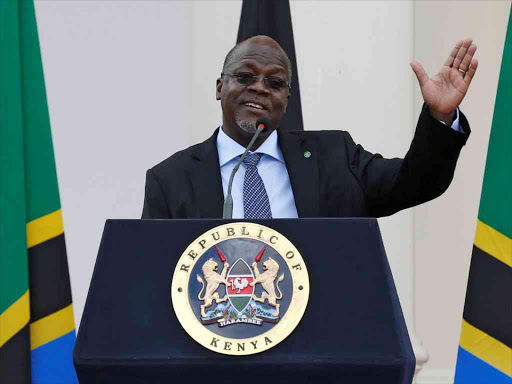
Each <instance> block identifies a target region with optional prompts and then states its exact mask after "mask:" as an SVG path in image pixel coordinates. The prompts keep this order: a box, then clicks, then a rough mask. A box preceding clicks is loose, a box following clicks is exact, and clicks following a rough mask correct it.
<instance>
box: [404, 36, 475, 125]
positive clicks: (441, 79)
mask: <svg viewBox="0 0 512 384" xmlns="http://www.w3.org/2000/svg"><path fill="white" fill-rule="evenodd" d="M475 52H476V45H475V44H473V40H472V39H465V40H463V41H459V42H458V43H457V44H456V45H455V48H453V50H452V52H451V53H450V56H448V58H447V59H446V61H445V63H444V65H443V67H442V68H441V70H440V71H439V73H438V74H437V75H435V76H434V77H432V78H429V77H428V75H427V73H426V72H425V70H424V69H423V66H422V65H421V64H420V63H419V62H417V61H415V60H414V61H411V67H412V70H413V71H414V73H415V74H416V77H417V78H418V82H419V83H420V87H421V93H422V95H423V100H425V103H426V104H427V105H428V107H429V108H430V113H431V114H432V116H433V117H434V118H436V119H438V120H441V121H444V122H445V123H446V124H447V125H451V122H452V118H453V116H454V113H455V110H456V109H457V107H458V106H459V104H460V103H461V102H462V99H464V96H466V93H467V91H468V88H469V85H470V84H471V80H473V77H474V76H475V72H476V69H477V67H478V60H476V59H473V56H474V55H475Z"/></svg>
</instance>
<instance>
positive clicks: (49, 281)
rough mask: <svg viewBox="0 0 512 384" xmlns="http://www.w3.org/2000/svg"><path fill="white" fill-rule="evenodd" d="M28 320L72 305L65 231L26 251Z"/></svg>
mask: <svg viewBox="0 0 512 384" xmlns="http://www.w3.org/2000/svg"><path fill="white" fill-rule="evenodd" d="M28 260H29V273H30V321H31V322H34V321H37V320H39V319H41V318H43V317H45V316H48V315H49V314H51V313H53V312H55V311H58V310H59V309H62V308H64V307H67V306H68V305H70V304H71V286H70V284H69V271H68V260H67V256H66V243H65V240H64V234H62V235H60V236H57V237H54V238H53V239H50V240H47V241H45V242H44V243H41V244H38V245H36V246H34V247H31V248H29V250H28Z"/></svg>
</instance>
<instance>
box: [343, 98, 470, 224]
mask: <svg viewBox="0 0 512 384" xmlns="http://www.w3.org/2000/svg"><path fill="white" fill-rule="evenodd" d="M460 124H461V128H462V129H463V130H464V132H465V133H460V132H457V131H455V130H453V129H451V128H450V127H447V126H446V125H444V124H442V123H441V122H439V121H437V120H436V119H434V118H433V117H432V116H431V115H430V112H429V110H428V107H426V106H424V107H423V110H422V112H421V114H420V118H419V120H418V125H417V127H416V132H415V135H414V138H413V141H412V143H411V146H410V148H409V151H408V152H407V154H406V156H405V157H404V158H403V159H398V158H395V159H384V158H383V157H382V156H381V155H379V154H372V153H370V152H367V151H365V150H364V149H363V147H361V146H360V145H356V144H355V143H354V142H353V141H352V138H351V137H350V136H349V137H348V139H346V140H345V142H346V146H347V155H348V157H349V159H348V161H349V163H350V168H351V171H352V173H353V174H354V176H355V177H356V178H357V179H358V181H359V184H360V185H361V188H362V189H363V191H364V194H365V200H366V206H367V208H368V212H369V216H371V217H381V216H388V215H391V214H393V213H395V212H398V211H400V210H402V209H405V208H410V207H412V206H415V205H418V204H421V203H424V202H426V201H429V200H432V199H434V198H436V197H438V196H439V195H441V194H442V193H443V192H444V191H445V190H446V189H447V188H448V186H449V185H450V183H451V181H452V179H453V174H454V171H455V165H456V163H457V159H458V157H459V154H460V151H461V149H462V147H463V146H464V144H465V143H466V141H467V139H468V136H469V133H470V128H469V124H468V121H467V119H466V117H465V116H464V115H463V114H462V113H460Z"/></svg>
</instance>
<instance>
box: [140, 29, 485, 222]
mask: <svg viewBox="0 0 512 384" xmlns="http://www.w3.org/2000/svg"><path fill="white" fill-rule="evenodd" d="M475 52H476V46H475V45H474V44H473V43H472V40H471V39H466V40H464V41H461V42H459V43H458V44H457V45H456V46H455V48H454V49H453V50H452V52H451V53H450V56H449V57H448V59H447V60H446V62H445V64H444V66H443V67H442V69H441V71H440V72H439V74H437V75H436V76H434V77H433V78H431V79H429V78H428V76H427V74H426V73H425V71H424V70H423V67H422V66H421V64H420V63H418V62H416V61H413V62H412V63H411V67H412V69H413V71H414V72H415V74H416V76H417V78H418V81H419V83H420V87H421V91H422V94H423V98H424V101H425V105H424V107H423V111H422V113H421V115H420V118H419V121H418V125H417V128H416V133H415V136H414V139H413V142H412V144H411V147H410V149H409V151H408V153H407V155H406V156H405V158H404V159H383V158H382V157H381V156H380V155H374V154H371V153H369V152H367V151H365V150H364V149H363V148H362V147H361V146H359V145H356V144H355V143H354V142H353V141H352V138H351V137H350V135H349V134H348V133H347V132H344V131H290V132H280V131H279V122H280V121H281V119H282V118H283V116H284V114H285V113H286V107H287V105H288V98H289V97H290V93H289V90H290V84H289V83H290V79H291V65H290V60H289V59H288V56H287V55H286V53H285V52H284V50H283V49H282V48H281V47H280V46H279V44H277V42H275V41H274V40H273V39H271V38H269V37H267V36H257V37H254V38H251V39H248V40H246V41H244V42H242V43H240V44H238V45H237V46H235V47H234V48H233V49H232V50H231V51H230V52H229V53H228V55H227V57H226V60H225V62H224V68H223V72H222V75H221V77H220V78H219V79H217V100H220V101H221V106H222V112H223V125H222V127H221V128H220V129H217V130H216V131H215V133H214V134H213V136H212V137H210V138H209V139H208V140H206V141H205V142H204V143H201V144H198V145H194V146H192V147H190V148H188V149H186V150H184V151H181V152H178V153H176V154H174V155H173V156H171V157H169V158H168V159H167V160H164V161H163V162H162V163H160V164H158V165H156V166H155V167H153V168H152V169H150V170H148V172H147V175H146V194H145V199H144V209H143V213H142V218H144V219H151V218H153V219H161V218H220V217H222V207H223V202H224V198H225V196H226V192H227V186H228V180H229V175H230V174H231V171H232V170H233V168H234V166H235V164H236V162H237V161H238V160H239V158H240V157H239V156H240V155H241V154H242V153H243V150H244V147H246V146H247V145H248V144H249V142H250V140H251V138H252V136H253V135H254V132H255V131H256V127H255V122H256V120H258V119H259V118H261V117H267V118H268V119H269V121H270V127H269V128H267V129H266V130H265V131H263V132H262V133H261V135H260V136H259V137H258V139H257V140H256V142H255V143H254V145H253V146H252V148H251V151H252V152H253V153H251V154H250V155H249V156H248V159H247V161H245V163H244V164H243V165H242V167H241V168H240V169H239V171H238V173H237V175H236V176H235V179H234V183H233V202H234V209H233V218H243V217H245V218H256V219H257V218H270V217H272V218H282V217H343V216H345V217H347V216H351V217H357V216H370V217H380V216H387V215H390V214H392V213H395V212H397V211H399V210H401V209H405V208H409V207H412V206H414V205H417V204H421V203H423V202H425V201H428V200H431V199H433V198H435V197H437V196H439V195H440V194H442V193H443V192H444V191H445V190H446V188H447V187H448V185H449V184H450V182H451V180H452V177H453V172H454V170H455V165H456V162H457V158H458V156H459V152H460V150H461V148H462V146H463V145H464V144H465V142H466V140H467V138H468V136H469V133H470V130H469V125H468V122H467V120H466V118H465V117H464V115H463V114H462V113H459V111H458V106H459V104H460V103H461V101H462V99H463V98H464V96H465V95H466V93H467V91H468V88H469V85H470V83H471V80H472V79H473V76H474V75H475V71H476V69H477V66H478V62H477V60H474V59H473V55H474V54H475Z"/></svg>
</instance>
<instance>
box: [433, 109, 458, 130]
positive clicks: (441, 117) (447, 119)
mask: <svg viewBox="0 0 512 384" xmlns="http://www.w3.org/2000/svg"><path fill="white" fill-rule="evenodd" d="M430 115H431V116H432V117H433V118H434V119H436V120H438V121H442V122H443V123H445V124H446V125H447V126H449V127H450V126H451V125H452V123H453V120H454V119H455V116H456V114H455V111H452V112H450V113H440V112H437V111H433V110H430Z"/></svg>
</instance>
